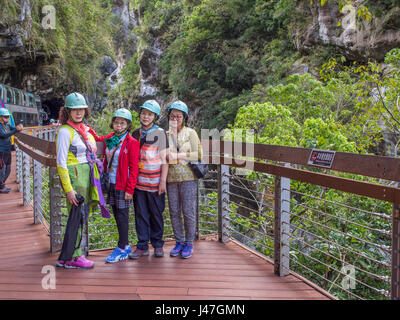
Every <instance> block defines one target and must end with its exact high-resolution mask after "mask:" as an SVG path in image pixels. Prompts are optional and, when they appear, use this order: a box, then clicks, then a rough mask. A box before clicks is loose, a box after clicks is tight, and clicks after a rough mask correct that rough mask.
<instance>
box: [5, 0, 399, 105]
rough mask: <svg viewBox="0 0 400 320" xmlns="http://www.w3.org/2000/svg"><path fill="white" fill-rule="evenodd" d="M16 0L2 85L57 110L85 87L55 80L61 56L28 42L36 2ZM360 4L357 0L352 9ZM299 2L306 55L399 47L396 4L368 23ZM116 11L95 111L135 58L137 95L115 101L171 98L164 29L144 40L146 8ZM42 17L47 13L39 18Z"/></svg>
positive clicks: (96, 83)
mask: <svg viewBox="0 0 400 320" xmlns="http://www.w3.org/2000/svg"><path fill="white" fill-rule="evenodd" d="M15 1H16V2H18V3H19V5H20V8H19V10H18V13H17V17H14V18H15V19H14V20H13V23H12V24H10V23H8V24H7V23H3V22H1V21H0V83H5V84H8V85H11V86H14V87H17V88H23V89H26V90H28V91H30V92H33V93H35V94H37V95H39V96H41V98H42V100H43V101H44V102H45V105H47V106H48V108H49V109H52V108H57V106H58V107H59V105H60V104H61V103H62V99H63V97H64V96H65V95H66V94H68V93H69V92H71V91H72V90H81V88H77V87H76V85H75V84H74V83H73V82H70V81H68V80H67V79H60V78H52V77H51V76H50V75H49V72H48V70H47V65H48V63H49V61H52V60H53V59H57V58H58V57H57V55H56V54H55V55H52V54H50V55H49V54H46V53H45V52H44V51H42V50H41V49H40V48H36V49H35V50H34V51H32V47H31V46H30V45H29V37H30V29H31V28H33V22H32V9H33V8H32V6H33V3H34V2H33V0H32V1H31V0H15ZM362 2H363V1H360V0H358V1H353V4H354V6H353V9H354V8H356V7H357V6H358V5H359V4H360V3H362ZM297 3H298V5H297V7H296V8H297V16H296V17H295V18H293V21H292V22H291V37H292V41H293V43H294V44H295V46H296V48H297V50H298V51H299V52H300V53H301V54H302V55H307V54H308V53H309V52H312V51H313V50H315V48H316V47H318V46H331V47H333V48H335V50H337V52H339V53H341V54H343V55H345V56H346V57H347V58H348V59H349V60H358V61H367V60H368V59H369V58H372V59H377V60H382V58H383V57H384V55H385V53H386V52H387V51H389V50H390V49H392V48H395V47H400V7H394V8H392V9H391V10H389V11H388V12H386V13H385V14H383V15H382V16H380V17H373V18H372V19H371V20H369V21H367V20H363V19H359V18H357V12H356V10H355V9H354V10H352V7H349V8H348V10H343V11H342V12H341V11H340V10H339V9H338V6H337V5H336V4H335V3H331V2H329V1H328V2H326V3H325V5H324V6H322V7H321V5H320V4H319V2H318V1H314V3H313V4H310V2H309V1H298V2H297ZM112 14H113V17H114V19H116V21H117V23H118V25H119V28H118V32H117V33H116V34H115V35H114V38H113V46H112V47H113V50H114V54H113V55H104V56H103V57H101V59H100V61H99V62H98V63H97V64H96V65H97V72H96V73H95V75H96V76H95V77H93V79H92V82H93V83H92V85H93V90H92V92H86V96H87V98H88V100H89V101H90V103H91V105H92V106H93V107H94V109H95V110H101V109H103V108H104V107H105V106H106V105H107V103H108V102H109V94H110V92H111V91H113V89H115V88H117V87H118V86H119V85H121V82H122V77H121V71H122V70H123V68H124V66H125V65H126V64H127V63H128V62H129V61H130V60H131V59H133V58H135V59H136V60H135V61H136V62H135V63H136V64H137V67H138V68H139V72H138V77H139V79H138V82H137V88H135V92H136V93H135V94H134V95H133V96H134V97H133V98H132V97H130V98H127V99H125V98H121V99H114V100H113V101H114V102H115V103H118V104H119V105H118V106H119V107H122V106H123V107H128V108H133V107H134V106H137V105H138V104H140V103H141V102H143V101H144V100H146V99H149V98H157V99H158V100H161V102H162V103H167V102H169V101H168V100H169V99H170V97H168V93H165V92H162V88H160V77H161V75H160V72H159V68H158V63H159V61H160V59H161V57H162V55H163V53H164V52H165V49H166V47H165V44H163V41H162V35H163V34H162V30H158V29H157V28H156V27H154V29H152V30H151V33H152V34H151V37H152V39H153V41H152V43H151V44H148V43H145V44H144V43H143V42H141V39H140V38H139V37H138V36H137V35H136V34H135V33H134V32H133V31H134V29H135V28H137V27H138V26H140V24H141V19H142V17H143V12H140V11H138V10H135V8H134V5H133V3H132V2H131V1H129V0H114V1H112ZM42 18H43V15H41V16H40V19H42ZM36 19H37V17H36ZM37 22H40V21H37ZM37 24H38V23H36V25H37ZM45 31H46V30H43V32H45ZM294 67H295V68H297V69H298V70H300V72H307V71H308V70H309V69H308V67H307V66H303V65H301V64H300V65H297V66H296V65H295V66H294ZM297 69H296V70H297ZM50 111H51V110H50Z"/></svg>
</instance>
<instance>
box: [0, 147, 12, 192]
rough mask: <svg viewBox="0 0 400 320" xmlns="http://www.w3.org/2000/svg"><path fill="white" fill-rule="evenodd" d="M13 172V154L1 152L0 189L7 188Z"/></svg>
mask: <svg viewBox="0 0 400 320" xmlns="http://www.w3.org/2000/svg"><path fill="white" fill-rule="evenodd" d="M10 172H11V152H0V189H3V188H4V187H5V183H6V180H7V179H8V177H9V175H10Z"/></svg>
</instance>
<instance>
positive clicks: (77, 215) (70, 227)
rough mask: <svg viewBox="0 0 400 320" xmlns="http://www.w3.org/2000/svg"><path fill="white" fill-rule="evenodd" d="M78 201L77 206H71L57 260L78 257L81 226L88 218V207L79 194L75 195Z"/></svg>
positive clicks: (68, 259)
mask: <svg viewBox="0 0 400 320" xmlns="http://www.w3.org/2000/svg"><path fill="white" fill-rule="evenodd" d="M76 198H77V199H78V201H79V205H78V206H74V205H72V206H71V210H70V212H69V216H68V221H67V226H66V228H65V233H64V241H63V245H62V248H61V253H60V255H59V257H58V260H63V261H70V260H72V258H73V255H74V254H77V252H79V254H78V255H80V254H81V253H82V252H81V251H80V247H81V242H82V226H83V225H86V224H87V220H88V218H89V205H88V204H84V201H85V198H83V197H82V196H81V195H80V194H77V195H76Z"/></svg>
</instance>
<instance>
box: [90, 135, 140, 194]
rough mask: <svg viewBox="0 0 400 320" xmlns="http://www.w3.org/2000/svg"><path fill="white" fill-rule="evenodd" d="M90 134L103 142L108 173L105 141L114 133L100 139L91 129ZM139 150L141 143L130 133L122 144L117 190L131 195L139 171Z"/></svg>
mask: <svg viewBox="0 0 400 320" xmlns="http://www.w3.org/2000/svg"><path fill="white" fill-rule="evenodd" d="M89 132H90V133H91V134H92V135H93V137H94V138H95V139H96V141H101V142H103V145H104V148H103V159H104V161H103V164H104V171H106V170H107V165H108V163H107V157H106V143H105V141H104V140H105V139H109V138H111V137H112V136H113V135H114V133H113V132H112V133H110V134H108V135H106V136H103V137H99V136H98V135H97V134H96V132H95V131H94V130H93V129H92V128H90V130H89ZM139 149H140V147H139V141H137V140H136V139H135V138H133V137H132V136H131V135H130V134H129V133H128V134H127V135H126V138H125V140H124V142H123V143H122V146H121V151H120V153H119V157H118V168H117V183H116V185H115V189H117V190H121V191H125V192H127V193H129V194H133V193H134V191H135V187H136V182H137V176H138V171H139Z"/></svg>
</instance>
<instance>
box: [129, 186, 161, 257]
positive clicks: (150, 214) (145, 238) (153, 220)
mask: <svg viewBox="0 0 400 320" xmlns="http://www.w3.org/2000/svg"><path fill="white" fill-rule="evenodd" d="M133 204H134V208H135V220H136V221H135V226H136V233H137V236H138V243H137V248H138V249H140V250H147V249H148V248H149V241H150V242H151V245H152V246H153V247H154V248H162V247H163V245H164V240H163V234H164V218H163V215H162V213H163V211H164V209H165V193H163V194H161V195H158V192H148V191H143V190H139V189H135V193H134V195H133Z"/></svg>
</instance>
